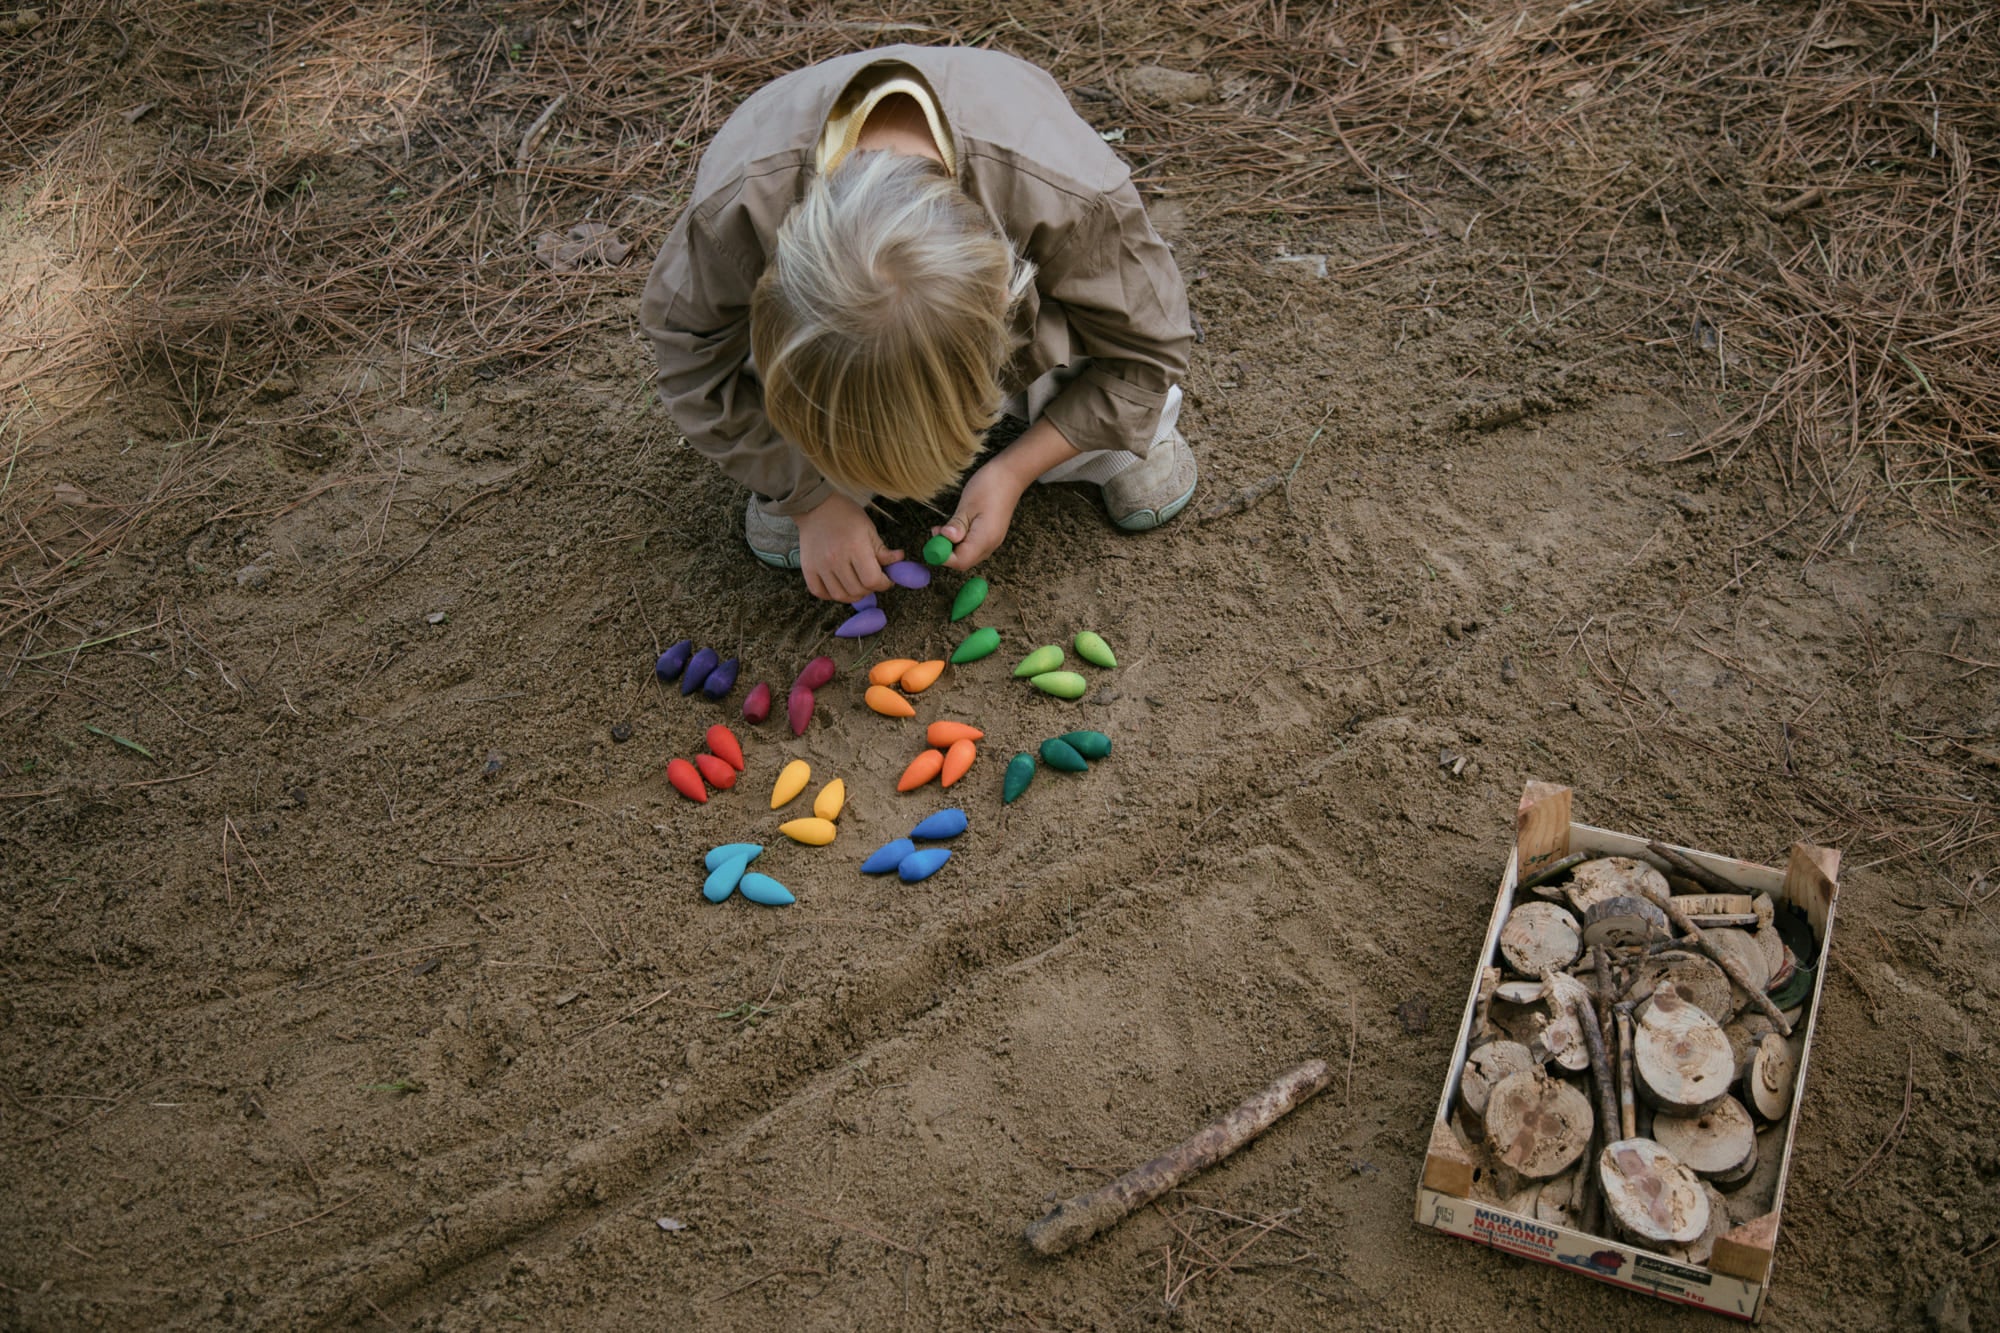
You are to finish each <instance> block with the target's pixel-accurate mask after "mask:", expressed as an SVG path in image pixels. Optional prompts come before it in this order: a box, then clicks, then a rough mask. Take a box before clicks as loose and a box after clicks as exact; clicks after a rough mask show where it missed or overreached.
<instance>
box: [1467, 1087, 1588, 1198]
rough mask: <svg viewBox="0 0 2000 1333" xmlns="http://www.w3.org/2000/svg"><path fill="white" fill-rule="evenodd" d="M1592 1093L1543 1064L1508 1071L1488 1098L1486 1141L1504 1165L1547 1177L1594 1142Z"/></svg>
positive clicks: (1528, 1174) (1530, 1176)
mask: <svg viewBox="0 0 2000 1333" xmlns="http://www.w3.org/2000/svg"><path fill="white" fill-rule="evenodd" d="M1594 1118H1595V1117H1593V1116H1592V1115H1591V1111H1590V1099H1589V1098H1588V1097H1586V1096H1584V1095H1583V1094H1582V1093H1581V1092H1578V1091H1577V1090H1576V1088H1575V1087H1573V1086H1572V1085H1570V1084H1568V1083H1565V1082H1563V1081H1562V1080H1561V1079H1558V1078H1550V1077H1549V1076H1548V1075H1547V1074H1546V1073H1544V1072H1542V1070H1541V1069H1539V1068H1536V1069H1531V1070H1529V1071H1528V1072H1527V1073H1525V1074H1509V1075H1508V1076H1507V1077H1506V1078H1504V1079H1502V1080H1501V1081H1500V1083H1499V1084H1498V1086H1496V1087H1495V1088H1494V1089H1493V1094H1492V1096H1491V1098H1489V1099H1488V1101H1487V1104H1486V1146H1487V1147H1488V1148H1490V1149H1491V1150H1492V1152H1493V1155H1494V1157H1495V1158H1497V1159H1498V1160H1499V1162H1500V1164H1501V1165H1502V1166H1505V1167H1507V1168H1508V1169H1510V1170H1512V1171H1514V1172H1516V1173H1518V1174H1519V1175H1522V1176H1525V1177H1527V1178H1528V1179H1529V1180H1546V1179H1548V1178H1549V1177H1550V1176H1553V1175H1558V1174H1560V1173H1561V1172H1562V1171H1563V1170H1564V1169H1565V1168H1566V1167H1568V1166H1569V1165H1570V1164H1571V1163H1573V1162H1575V1161H1576V1160H1577V1158H1579V1157H1581V1156H1583V1150H1584V1149H1585V1148H1588V1147H1589V1146H1590V1131H1591V1127H1592V1122H1593V1120H1594Z"/></svg>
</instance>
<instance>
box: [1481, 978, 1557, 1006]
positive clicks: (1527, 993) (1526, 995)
mask: <svg viewBox="0 0 2000 1333" xmlns="http://www.w3.org/2000/svg"><path fill="white" fill-rule="evenodd" d="M1548 990H1549V983H1548V982H1546V981H1503V982H1501V983H1500V984H1499V985H1498V986H1496V987H1494V988H1493V998H1494V999H1496V1000H1501V1001H1504V1002H1506V1003H1507V1004H1539V1003H1540V1002H1541V999H1542V997H1543V996H1544V995H1546V994H1548Z"/></svg>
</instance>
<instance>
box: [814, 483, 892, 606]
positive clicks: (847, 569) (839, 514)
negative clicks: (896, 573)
mask: <svg viewBox="0 0 2000 1333" xmlns="http://www.w3.org/2000/svg"><path fill="white" fill-rule="evenodd" d="M795 521H796V522H797V523H798V525H799V565H800V567H801V568H802V569H803V571H804V572H805V576H806V588H807V590H808V591H810V592H811V593H812V595H813V596H815V597H818V598H820V599H821V600H823V601H828V602H858V601H860V600H861V599H862V598H863V597H866V596H867V595H868V594H869V593H871V592H887V591H888V590H889V588H890V587H891V586H892V585H891V583H890V581H889V576H888V575H887V574H885V573H883V572H882V571H883V566H885V565H892V564H894V563H895V562H896V561H898V560H901V559H902V558H903V553H902V552H901V551H892V550H890V549H889V548H888V547H886V546H884V545H883V544H882V538H881V535H880V534H879V533H877V532H876V531H875V522H874V520H873V519H871V518H869V517H868V511H867V510H865V509H863V508H862V507H861V506H860V505H858V504H856V503H854V501H852V500H850V499H848V498H847V497H846V496H844V495H833V496H829V497H828V498H827V499H825V500H823V501H821V502H820V505H819V507H818V508H816V509H811V510H808V511H806V512H805V513H803V514H800V515H798V517H797V518H796V520H795Z"/></svg>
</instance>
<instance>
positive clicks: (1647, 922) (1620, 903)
mask: <svg viewBox="0 0 2000 1333" xmlns="http://www.w3.org/2000/svg"><path fill="white" fill-rule="evenodd" d="M1672 933H1673V932H1672V931H1671V930H1670V929H1669V928H1668V925H1667V914H1666V913H1665V912H1662V911H1661V910H1660V909H1659V908H1657V907H1655V906H1653V904H1651V903H1649V902H1647V901H1646V900H1645V899H1644V898H1628V897H1623V896H1620V897H1616V898H1606V899H1604V900H1603V901H1602V902H1597V903H1592V904H1591V905H1590V906H1589V907H1587V908H1585V909H1584V913H1583V947H1584V948H1586V949H1592V948H1595V947H1597V946H1598V945H1600V944H1601V945H1603V946H1604V947H1605V948H1607V949H1617V948H1624V947H1628V946H1638V945H1644V944H1651V943H1652V942H1653V941H1654V940H1655V939H1665V938H1666V937H1667V936H1669V935H1670V934H1672Z"/></svg>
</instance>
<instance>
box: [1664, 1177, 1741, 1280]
mask: <svg viewBox="0 0 2000 1333" xmlns="http://www.w3.org/2000/svg"><path fill="white" fill-rule="evenodd" d="M1701 1191H1702V1193H1703V1194H1705V1195H1707V1196H1708V1226H1707V1227H1705V1228H1703V1230H1702V1233H1701V1234H1700V1235H1699V1236H1696V1237H1695V1238H1694V1239H1693V1240H1692V1241H1689V1242H1688V1243H1687V1244H1686V1245H1670V1246H1668V1247H1667V1251H1666V1253H1667V1257H1668V1258H1669V1259H1678V1260H1680V1261H1681V1262H1682V1263H1684V1264H1694V1265H1696V1266H1697V1267H1706V1266H1707V1265H1708V1261H1709V1258H1710V1256H1712V1255H1713V1254H1714V1253H1715V1242H1716V1241H1717V1240H1718V1239H1720V1238H1721V1236H1722V1233H1723V1232H1725V1231H1727V1230H1729V1228H1730V1227H1731V1226H1733V1225H1734V1223H1732V1222H1731V1221H1730V1220H1729V1201H1728V1200H1727V1199H1725V1198H1723V1197H1722V1195H1721V1193H1720V1192H1719V1191H1717V1189H1716V1188H1715V1186H1713V1185H1711V1184H1709V1183H1708V1182H1707V1181H1705V1180H1704V1181H1702V1182H1701Z"/></svg>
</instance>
